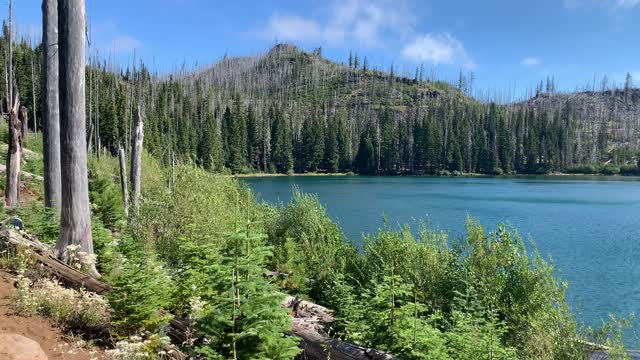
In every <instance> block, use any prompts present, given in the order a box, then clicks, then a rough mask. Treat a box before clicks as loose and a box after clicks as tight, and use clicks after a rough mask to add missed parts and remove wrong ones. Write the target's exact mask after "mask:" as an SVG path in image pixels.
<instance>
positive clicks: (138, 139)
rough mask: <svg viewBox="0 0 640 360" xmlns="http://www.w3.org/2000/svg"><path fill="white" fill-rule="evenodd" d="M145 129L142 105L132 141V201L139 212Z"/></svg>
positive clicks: (137, 116) (137, 112)
mask: <svg viewBox="0 0 640 360" xmlns="http://www.w3.org/2000/svg"><path fill="white" fill-rule="evenodd" d="M143 138H144V131H143V127H142V110H141V109H140V106H138V109H137V111H136V129H135V132H134V133H133V139H132V143H131V167H130V169H129V171H131V203H132V205H133V209H134V211H135V212H136V214H137V213H138V209H139V208H140V176H141V175H142V140H143Z"/></svg>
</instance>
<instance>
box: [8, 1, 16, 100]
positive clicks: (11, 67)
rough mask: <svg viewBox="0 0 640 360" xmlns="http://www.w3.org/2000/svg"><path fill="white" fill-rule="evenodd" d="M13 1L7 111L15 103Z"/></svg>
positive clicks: (10, 12)
mask: <svg viewBox="0 0 640 360" xmlns="http://www.w3.org/2000/svg"><path fill="white" fill-rule="evenodd" d="M12 9H13V7H12V1H11V0H9V39H7V42H8V43H9V64H7V67H8V69H9V70H8V76H9V81H8V86H7V92H8V93H7V105H8V106H7V111H9V112H11V108H12V107H13V105H14V104H12V103H11V102H12V101H13V11H12Z"/></svg>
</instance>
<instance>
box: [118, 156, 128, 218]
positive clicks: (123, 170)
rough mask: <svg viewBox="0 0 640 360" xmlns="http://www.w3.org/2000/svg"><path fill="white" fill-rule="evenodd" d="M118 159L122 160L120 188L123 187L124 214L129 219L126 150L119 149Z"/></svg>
mask: <svg viewBox="0 0 640 360" xmlns="http://www.w3.org/2000/svg"><path fill="white" fill-rule="evenodd" d="M118 159H119V160H120V186H121V187H122V202H123V204H124V214H125V215H126V216H127V217H129V190H128V189H127V166H126V157H125V154H124V149H123V148H122V146H120V149H118Z"/></svg>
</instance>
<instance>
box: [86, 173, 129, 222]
mask: <svg viewBox="0 0 640 360" xmlns="http://www.w3.org/2000/svg"><path fill="white" fill-rule="evenodd" d="M89 199H90V201H91V204H92V206H93V214H94V216H95V217H97V218H98V219H100V221H101V222H102V223H103V224H104V225H105V226H107V227H109V228H111V229H114V228H116V226H120V225H121V224H119V222H120V221H122V220H124V208H123V203H122V192H121V191H120V189H118V188H117V187H116V186H115V185H114V180H113V179H112V178H110V177H109V176H106V175H103V174H101V173H100V172H99V171H98V170H97V165H96V163H95V162H90V163H89Z"/></svg>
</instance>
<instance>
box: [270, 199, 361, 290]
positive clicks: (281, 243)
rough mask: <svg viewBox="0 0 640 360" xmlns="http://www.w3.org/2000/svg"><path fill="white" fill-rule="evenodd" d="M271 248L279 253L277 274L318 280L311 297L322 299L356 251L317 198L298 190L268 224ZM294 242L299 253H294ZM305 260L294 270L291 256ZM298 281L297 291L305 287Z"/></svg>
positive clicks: (276, 266) (274, 264)
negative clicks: (321, 294)
mask: <svg viewBox="0 0 640 360" xmlns="http://www.w3.org/2000/svg"><path fill="white" fill-rule="evenodd" d="M265 225H266V228H267V235H268V238H269V244H270V245H272V246H273V247H274V249H275V253H276V257H275V258H274V259H273V261H272V264H271V265H272V266H273V268H274V269H275V270H276V271H283V272H290V276H292V277H294V278H297V279H304V278H310V279H313V280H314V283H313V285H311V288H310V294H313V296H319V295H320V293H321V292H322V291H323V289H324V288H325V286H327V285H328V283H329V282H330V281H331V279H332V278H333V277H334V276H335V274H337V273H340V272H342V271H343V269H344V267H345V259H346V257H348V256H349V255H350V253H351V252H355V250H354V249H353V247H352V246H351V245H349V244H345V243H344V234H343V233H342V231H341V230H340V228H339V227H338V226H337V225H336V224H335V223H334V222H333V221H332V220H331V219H330V218H329V217H328V216H327V214H326V210H325V208H324V207H323V206H322V204H320V201H319V200H318V198H317V196H315V195H311V194H304V193H302V192H300V191H299V190H297V189H295V190H294V193H293V199H292V201H291V202H290V203H289V204H288V205H286V206H284V207H282V208H280V209H278V211H277V212H276V213H275V214H272V216H271V217H269V218H268V219H267V220H266V224H265ZM292 242H293V243H295V246H296V248H297V249H296V250H292V249H291V248H292ZM294 252H295V255H294V256H295V257H298V258H301V260H302V261H301V263H300V264H298V266H295V267H293V266H291V259H290V258H289V255H293V254H292V253H294ZM299 281H300V280H298V281H296V283H297V284H295V285H293V287H294V288H298V287H300V286H301V285H302V284H301V283H300V282H299Z"/></svg>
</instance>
